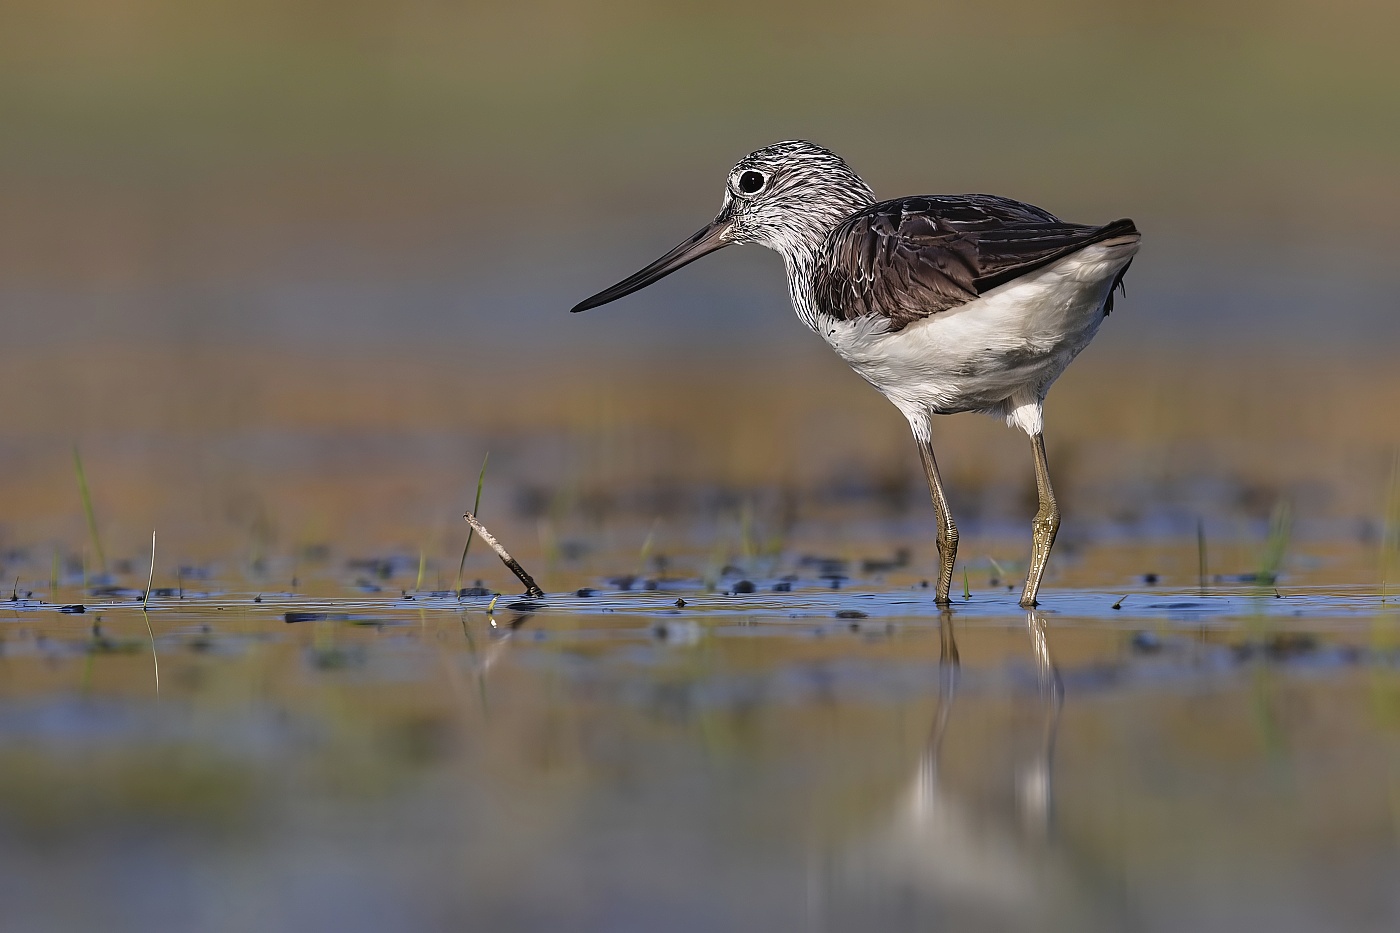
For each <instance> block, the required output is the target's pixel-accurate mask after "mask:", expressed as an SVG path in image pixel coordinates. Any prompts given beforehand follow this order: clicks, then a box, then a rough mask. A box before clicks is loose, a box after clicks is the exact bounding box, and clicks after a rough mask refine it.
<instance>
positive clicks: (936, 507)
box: [917, 438, 958, 606]
mask: <svg viewBox="0 0 1400 933" xmlns="http://www.w3.org/2000/svg"><path fill="white" fill-rule="evenodd" d="M917 440H918V442H919V458H920V459H921V460H923V462H924V476H926V477H927V478H928V491H929V495H930V497H932V499H933V511H934V513H935V515H936V516H937V519H938V564H939V566H938V589H937V590H935V591H934V597H933V599H934V602H935V603H937V604H938V605H940V606H947V605H949V604H950V601H949V599H948V590H949V589H951V588H952V586H953V563H954V561H956V560H957V557H958V526H957V525H955V524H953V516H952V513H951V512H949V511H948V498H947V497H946V496H945V495H943V481H942V480H940V479H939V478H938V462H937V461H936V460H934V459H933V443H932V442H931V441H928V440H925V439H924V438H918V439H917Z"/></svg>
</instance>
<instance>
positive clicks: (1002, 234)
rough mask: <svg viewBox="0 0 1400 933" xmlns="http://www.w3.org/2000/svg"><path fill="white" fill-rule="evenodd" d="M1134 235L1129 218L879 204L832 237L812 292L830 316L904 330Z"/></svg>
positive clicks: (984, 199) (1021, 207) (949, 203)
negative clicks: (1089, 221) (872, 318)
mask: <svg viewBox="0 0 1400 933" xmlns="http://www.w3.org/2000/svg"><path fill="white" fill-rule="evenodd" d="M1136 233H1137V228H1136V227H1135V226H1134V225H1133V222H1132V221H1131V220H1116V221H1114V222H1113V223H1110V224H1105V225H1103V226H1098V227H1096V226H1091V225H1086V224H1071V223H1065V222H1064V221H1062V220H1060V219H1059V218H1057V217H1055V216H1054V215H1053V214H1051V213H1049V212H1048V211H1045V210H1042V209H1040V208H1038V207H1035V206H1033V205H1030V204H1024V203H1022V202H1020V201H1013V200H1011V199H1010V198H1001V197H996V196H995V195H988V194H964V195H928V196H923V197H912V198H899V199H896V200H893V201H882V202H880V203H879V204H875V205H872V206H871V207H868V208H865V209H864V210H861V211H858V212H857V213H855V214H853V215H852V216H851V217H849V218H847V219H846V220H845V221H844V222H842V224H841V225H840V226H838V227H837V228H836V229H835V230H834V231H832V234H831V237H830V238H829V240H828V241H827V245H828V249H827V251H826V260H825V262H823V263H821V264H819V266H818V268H817V269H816V270H815V278H814V282H813V291H814V296H815V298H816V302H817V307H818V309H819V310H820V311H822V312H823V313H825V314H829V315H831V316H832V317H835V318H837V319H839V320H853V319H855V318H859V317H865V316H868V315H877V316H879V317H882V318H884V319H886V320H887V321H888V322H889V329H890V330H900V329H901V328H903V327H905V326H907V325H908V324H910V323H912V322H914V321H918V320H922V319H923V318H926V317H928V316H930V315H933V314H938V313H939V312H941V311H947V310H949V309H950V308H956V307H958V306H959V305H963V304H966V303H967V302H969V301H972V300H973V299H975V298H976V297H977V296H978V295H981V294H983V293H985V292H988V291H990V290H991V289H993V288H996V287H997V286H999V285H1004V284H1006V283H1007V282H1010V281H1012V280H1013V279H1016V278H1019V277H1020V276H1022V275H1025V274H1027V273H1029V272H1033V271H1034V270H1036V269H1038V268H1040V267H1041V266H1045V265H1048V264H1049V263H1052V262H1054V261H1055V260H1057V259H1060V258H1061V257H1064V256H1067V255H1069V254H1070V253H1073V252H1075V251H1077V250H1080V249H1083V248H1084V247H1086V246H1089V245H1090V244H1093V243H1098V242H1100V241H1102V240H1107V239H1111V238H1113V237H1116V236H1128V235H1136Z"/></svg>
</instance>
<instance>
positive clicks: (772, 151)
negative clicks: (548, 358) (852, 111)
mask: <svg viewBox="0 0 1400 933" xmlns="http://www.w3.org/2000/svg"><path fill="white" fill-rule="evenodd" d="M873 203H875V195H874V194H873V193H872V192H871V190H870V186H869V185H867V184H866V183H865V182H864V181H863V180H862V179H861V177H860V176H859V175H857V174H856V173H855V172H853V171H851V169H850V167H849V166H848V165H846V163H845V161H844V160H842V158H841V157H840V156H838V155H837V154H836V153H834V152H832V151H830V150H829V149H824V148H822V147H821V146H818V145H816V144H815V143H809V142H806V141H805V140H791V141H788V142H781V143H774V144H773V145H771V146H765V147H764V148H762V149H759V150H758V151H757V152H752V153H749V154H748V155H747V156H745V157H744V158H742V159H740V160H739V163H738V164H737V165H735V166H734V168H733V169H731V170H730V172H729V178H728V180H727V181H726V183H725V189H724V205H723V206H722V207H721V208H720V212H719V214H718V216H716V217H715V219H714V220H713V221H711V222H710V223H709V224H707V225H706V226H705V227H704V228H703V229H701V230H700V231H699V232H697V233H696V234H695V235H694V236H692V237H690V238H689V239H688V240H686V241H684V242H683V243H681V244H680V245H679V246H677V247H676V248H675V249H672V250H671V251H670V252H669V253H667V254H666V255H664V256H662V257H661V258H660V259H658V260H656V261H655V262H653V263H652V264H651V265H649V266H647V267H646V268H645V269H642V270H641V271H640V272H637V273H636V274H634V275H631V276H629V277H628V278H626V279H623V280H622V281H621V282H618V283H617V284H616V285H614V286H612V287H611V288H608V289H604V290H603V291H601V292H599V293H598V294H596V295H594V296H593V297H592V298H588V299H586V300H584V301H582V302H580V303H579V304H578V305H576V306H575V307H574V309H573V310H574V311H587V310H588V309H589V308H596V307H598V306H599V305H604V304H607V303H608V302H610V301H616V300H617V299H618V298H621V297H622V296H624V295H629V294H631V293H632V292H635V291H637V290H638V289H640V288H645V287H646V286H648V285H650V284H651V283H653V282H655V281H657V280H659V279H662V278H664V277H665V276H667V275H670V274H671V273H672V272H675V271H676V270H677V269H679V268H681V267H682V266H684V265H687V264H689V263H692V262H694V261H695V260H697V259H699V258H700V257H701V256H704V255H706V254H708V253H713V252H714V251H715V250H717V249H723V248H724V247H726V246H729V245H730V244H732V243H759V244H761V245H763V246H766V247H768V248H769V249H772V250H776V251H777V252H779V253H781V254H782V255H783V256H784V258H785V259H788V260H790V261H791V260H792V259H793V257H795V256H796V255H798V254H800V253H803V252H815V251H816V250H817V249H819V248H820V247H821V245H822V244H823V243H824V242H825V240H826V237H827V235H828V234H829V233H830V232H831V231H832V229H834V228H835V227H836V225H837V224H839V223H840V222H841V221H842V220H844V219H846V218H847V217H849V216H850V215H851V214H852V213H854V212H855V211H857V210H859V209H861V208H862V207H866V206H868V205H870V204H873Z"/></svg>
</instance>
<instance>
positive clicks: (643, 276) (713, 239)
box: [573, 215, 731, 313]
mask: <svg viewBox="0 0 1400 933" xmlns="http://www.w3.org/2000/svg"><path fill="white" fill-rule="evenodd" d="M730 242H731V241H730V239H729V218H728V217H725V216H723V215H721V216H719V217H716V218H715V219H714V221H713V222H711V223H710V224H708V225H706V226H705V228H704V229H703V230H701V231H699V232H698V233H696V234H695V235H694V236H693V237H691V238H690V239H688V240H686V241H685V242H684V243H682V244H680V245H679V246H677V247H676V248H675V249H673V250H671V251H670V252H669V253H667V254H666V255H665V256H662V257H661V258H660V259H658V260H656V262H654V263H652V264H651V265H649V266H647V267H646V268H645V269H643V270H641V271H640V272H637V273H635V274H633V275H629V276H628V277H627V278H625V279H623V280H622V281H621V282H618V283H617V284H616V285H614V286H613V287H612V288H605V289H603V290H602V291H601V292H599V293H598V294H596V295H594V296H593V297H592V298H585V299H584V300H583V301H580V302H579V303H578V304H576V305H574V307H573V311H574V313H577V312H579V311H587V310H588V309H589V308H596V307H598V306H599V305H605V304H607V303H608V302H610V301H616V300H617V299H619V298H621V297H622V296H623V295H630V294H632V293H633V292H635V291H637V289H639V288H646V287H647V286H648V285H650V284H651V283H652V282H656V281H659V280H660V279H664V278H665V277H666V276H668V275H670V274H671V273H672V272H675V271H676V270H677V269H679V268H680V267H681V266H684V265H689V264H690V263H692V262H694V261H695V260H697V259H699V258H700V257H701V256H704V255H707V254H709V253H713V252H714V251H715V250H717V249H723V248H724V247H726V246H728V245H729V244H730Z"/></svg>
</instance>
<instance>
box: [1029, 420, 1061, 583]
mask: <svg viewBox="0 0 1400 933" xmlns="http://www.w3.org/2000/svg"><path fill="white" fill-rule="evenodd" d="M1031 449H1032V450H1033V451H1034V452H1035V491H1036V493H1037V494H1038V495H1039V497H1040V510H1039V511H1038V512H1036V513H1035V520H1034V521H1033V522H1031V541H1032V544H1031V569H1030V572H1029V573H1027V574H1026V588H1025V589H1024V590H1022V591H1021V605H1022V606H1025V607H1026V608H1027V609H1029V608H1031V607H1032V606H1034V605H1035V604H1036V602H1035V597H1036V594H1037V593H1038V592H1040V578H1041V577H1042V576H1043V575H1044V574H1045V562H1046V561H1048V560H1049V559H1050V548H1052V547H1053V546H1054V545H1055V533H1056V532H1058V531H1059V530H1060V507H1059V506H1058V505H1056V504H1055V490H1053V489H1051V488H1050V468H1049V467H1048V466H1047V465H1046V463H1045V436H1044V435H1043V434H1034V435H1032V436H1031Z"/></svg>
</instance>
